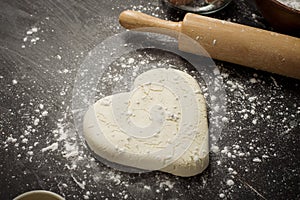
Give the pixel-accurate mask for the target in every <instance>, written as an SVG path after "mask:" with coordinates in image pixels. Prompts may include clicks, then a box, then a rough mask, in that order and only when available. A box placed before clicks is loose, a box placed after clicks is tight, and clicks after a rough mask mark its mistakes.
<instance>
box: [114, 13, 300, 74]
mask: <svg viewBox="0 0 300 200" xmlns="http://www.w3.org/2000/svg"><path fill="white" fill-rule="evenodd" d="M119 21H120V24H121V25H122V26H123V27H125V28H127V29H137V28H147V27H157V28H161V30H162V31H161V33H164V34H166V31H165V30H166V29H169V30H173V32H175V31H176V32H181V33H183V34H185V35H187V36H189V37H191V38H193V39H194V40H196V41H197V42H198V43H199V44H200V45H202V47H204V48H205V50H206V51H207V52H208V53H209V54H210V56H211V57H212V58H214V59H218V60H223V61H227V62H231V63H235V64H239V65H243V66H247V67H251V68H255V69H259V70H264V71H268V72H272V73H276V74H280V75H284V76H288V77H293V78H297V79H300V39H299V38H296V37H291V36H287V35H283V34H278V33H274V32H271V31H265V30H262V29H258V28H253V27H249V26H245V25H240V24H236V23H231V22H227V21H223V20H218V19H214V18H210V17H204V16H200V15H196V14H191V13H188V14H186V15H185V17H184V19H183V21H182V22H171V21H165V20H161V19H158V18H155V17H152V16H149V15H146V14H143V13H140V12H136V11H124V12H122V13H121V15H120V18H119ZM157 30H160V29H157ZM156 32H157V31H156ZM158 32H159V31H158ZM167 34H168V33H167ZM171 35H172V34H171ZM172 36H175V37H178V46H179V49H180V50H182V51H186V52H191V53H194V52H193V49H191V47H189V46H187V45H184V41H182V40H181V38H182V37H180V34H173V35H172Z"/></svg>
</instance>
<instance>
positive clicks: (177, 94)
mask: <svg viewBox="0 0 300 200" xmlns="http://www.w3.org/2000/svg"><path fill="white" fill-rule="evenodd" d="M83 127H84V137H85V140H86V142H87V144H88V145H89V147H90V149H91V150H92V151H93V152H94V153H95V154H97V155H99V156H100V157H102V158H104V159H106V160H108V161H110V162H114V163H117V164H121V165H125V166H129V167H134V168H139V169H144V170H161V171H164V172H168V173H171V174H174V175H178V176H193V175H196V174H199V173H201V172H202V171H203V170H204V169H205V168H206V167H207V166H208V162H209V156H208V155H209V151H208V124H207V114H206V104H205V100H204V97H203V95H202V93H201V90H200V87H199V85H198V83H197V81H196V80H195V79H194V78H193V77H191V76H190V75H188V74H187V73H184V72H182V71H179V70H175V69H153V70H149V71H147V72H145V73H143V74H141V75H139V76H138V77H137V78H136V79H135V82H134V85H133V89H132V90H131V91H130V92H128V93H120V94H115V95H113V96H107V97H105V98H102V99H100V100H99V101H97V102H96V103H95V104H94V105H92V106H91V107H90V108H89V110H88V111H87V113H86V115H85V118H84V125H83Z"/></svg>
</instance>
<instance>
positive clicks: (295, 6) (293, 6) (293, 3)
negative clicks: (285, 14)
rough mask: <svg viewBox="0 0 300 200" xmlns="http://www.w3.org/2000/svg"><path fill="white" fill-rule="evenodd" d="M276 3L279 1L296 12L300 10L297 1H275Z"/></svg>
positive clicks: (299, 2)
mask: <svg viewBox="0 0 300 200" xmlns="http://www.w3.org/2000/svg"><path fill="white" fill-rule="evenodd" d="M277 1H279V2H280V3H282V4H284V5H286V6H288V7H291V8H294V9H296V10H300V1H299V0H277Z"/></svg>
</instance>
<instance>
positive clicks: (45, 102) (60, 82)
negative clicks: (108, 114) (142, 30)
mask: <svg viewBox="0 0 300 200" xmlns="http://www.w3.org/2000/svg"><path fill="white" fill-rule="evenodd" d="M125 9H133V10H139V11H142V12H145V13H148V14H152V15H154V16H158V17H160V18H164V19H173V20H178V19H179V18H180V15H179V14H178V13H177V14H176V13H174V12H170V11H168V10H166V9H165V8H164V7H163V5H162V4H161V3H160V2H159V1H145V0H135V1H134V0H128V1H121V0H107V1H103V0H102V1H101V0H99V1H95V0H87V1H77V0H68V1H58V0H51V1H37V0H32V1H21V0H20V1H17V0H1V1H0V52H1V53H0V86H1V87H0V116H1V118H0V159H1V161H0V199H1V200H2V199H3V200H6V199H12V198H13V197H15V196H17V195H18V194H21V193H23V192H26V191H29V190H36V189H43V190H50V191H53V192H56V193H58V194H60V195H62V196H64V197H65V198H66V199H299V198H300V191H299V189H300V182H299V180H300V172H299V169H300V161H299V160H300V159H299V155H300V152H299V149H300V148H299V142H300V137H299V132H300V103H299V102H300V93H299V91H300V85H299V84H300V82H299V81H298V80H295V79H291V78H286V77H282V76H279V75H274V74H270V73H266V72H262V71H256V70H253V69H247V68H243V67H240V66H236V65H233V64H230V63H224V62H220V61H216V64H217V66H218V68H219V70H220V71H221V74H222V77H223V83H224V86H225V90H226V93H227V111H226V117H225V118H224V122H225V127H224V128H223V130H222V137H221V138H220V140H219V141H218V147H219V149H220V151H219V152H218V153H211V155H210V157H211V158H210V166H209V167H208V169H207V170H205V172H204V173H203V174H200V175H198V176H195V177H190V178H179V177H175V176H173V175H170V174H166V173H161V172H151V173H144V174H130V173H125V172H119V171H117V170H114V169H112V168H109V167H106V166H105V165H103V164H102V163H100V162H98V161H97V160H95V159H94V158H93V156H92V155H91V154H90V152H89V151H88V150H87V148H86V146H85V145H84V144H83V142H82V141H81V140H80V138H79V137H78V133H77V132H76V127H75V126H74V121H73V116H72V112H71V105H72V90H73V85H74V80H75V79H76V74H77V71H78V69H79V67H80V65H81V63H82V62H83V59H84V58H85V57H86V56H87V55H88V52H89V51H90V50H91V49H93V48H94V47H95V46H96V45H97V44H99V43H100V42H101V41H103V40H105V39H106V38H107V37H109V36H112V35H114V34H117V33H120V32H122V31H124V29H123V28H122V27H120V25H119V24H118V15H119V13H120V12H121V11H123V10H125ZM211 16H212V17H216V18H219V19H224V20H230V21H233V22H237V23H241V24H246V25H250V26H255V27H259V28H263V29H269V30H270V27H269V26H268V25H267V23H266V22H265V21H264V20H263V18H262V17H261V15H260V14H259V12H258V11H257V10H256V8H255V7H254V5H253V3H252V2H250V1H245V0H241V1H238V0H234V1H233V2H232V3H231V4H230V5H229V6H228V7H226V8H225V9H224V10H222V11H220V12H219V13H217V14H214V15H211ZM178 17H179V18H178ZM299 53H300V52H299ZM299 64H300V63H299ZM297 155H298V156H297Z"/></svg>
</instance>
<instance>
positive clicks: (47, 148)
mask: <svg viewBox="0 0 300 200" xmlns="http://www.w3.org/2000/svg"><path fill="white" fill-rule="evenodd" d="M57 149H58V143H57V142H55V143H53V144H51V145H50V146H47V147H45V148H42V150H41V151H42V152H45V151H49V150H51V151H55V150H57Z"/></svg>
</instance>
